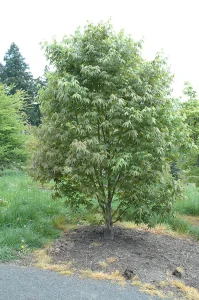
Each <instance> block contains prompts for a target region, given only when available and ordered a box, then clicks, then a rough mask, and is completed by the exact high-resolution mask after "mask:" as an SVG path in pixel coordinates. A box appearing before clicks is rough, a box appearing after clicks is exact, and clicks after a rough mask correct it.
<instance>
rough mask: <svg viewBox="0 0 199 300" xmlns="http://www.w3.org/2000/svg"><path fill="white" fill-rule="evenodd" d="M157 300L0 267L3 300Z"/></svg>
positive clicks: (43, 272) (112, 287) (84, 281)
mask: <svg viewBox="0 0 199 300" xmlns="http://www.w3.org/2000/svg"><path fill="white" fill-rule="evenodd" d="M47 299H48V300H106V299H108V300H123V299H124V300H149V299H154V300H155V299H156V300H157V299H158V298H157V297H153V298H152V297H150V296H149V295H146V294H143V293H140V292H138V290H137V289H136V288H135V287H121V286H119V285H117V284H113V283H111V282H107V281H99V280H91V279H82V278H79V277H76V276H68V277H67V276H63V275H60V274H58V273H56V272H53V271H46V270H40V269H37V268H33V267H19V266H13V265H9V264H0V300H47Z"/></svg>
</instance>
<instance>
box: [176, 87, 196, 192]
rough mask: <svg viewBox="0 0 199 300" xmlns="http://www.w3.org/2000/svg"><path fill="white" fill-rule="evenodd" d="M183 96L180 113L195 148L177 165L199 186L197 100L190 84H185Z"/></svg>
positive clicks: (187, 177) (189, 179)
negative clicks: (183, 117)
mask: <svg viewBox="0 0 199 300" xmlns="http://www.w3.org/2000/svg"><path fill="white" fill-rule="evenodd" d="M183 94H184V98H185V99H186V101H185V102H183V103H182V108H181V113H182V114H183V115H184V116H185V122H186V123H187V125H188V128H189V131H190V137H191V138H192V140H193V143H194V145H195V147H194V149H192V151H191V152H186V153H185V154H184V155H183V158H182V160H181V161H180V163H179V165H180V167H181V168H182V169H184V173H185V176H186V179H188V181H191V182H194V183H196V185H197V186H199V99H198V95H197V93H196V91H195V90H194V89H193V87H192V85H191V83H190V82H185V85H184V90H183ZM193 150H194V151H193Z"/></svg>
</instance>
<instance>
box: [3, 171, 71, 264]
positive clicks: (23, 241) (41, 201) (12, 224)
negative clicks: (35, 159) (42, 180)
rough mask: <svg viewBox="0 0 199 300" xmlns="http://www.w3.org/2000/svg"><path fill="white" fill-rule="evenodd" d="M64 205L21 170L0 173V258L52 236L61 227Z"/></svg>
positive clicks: (39, 243) (45, 241) (33, 247)
mask: <svg viewBox="0 0 199 300" xmlns="http://www.w3.org/2000/svg"><path fill="white" fill-rule="evenodd" d="M66 216H67V209H66V208H65V206H64V205H63V201H62V200H57V201H53V200H52V199H51V191H50V190H45V189H43V188H41V187H39V186H38V184H37V183H34V182H32V181H31V179H30V178H29V177H28V176H27V175H26V174H24V173H23V172H20V171H13V170H7V171H4V172H3V173H1V177H0V229H1V230H0V245H1V246H0V260H1V261H7V260H10V259H12V258H15V257H16V256H18V255H19V254H22V253H24V252H27V251H29V250H31V249H35V248H38V247H41V246H42V245H44V244H45V243H47V242H49V241H51V240H52V239H55V238H56V237H58V236H59V234H60V229H63V224H64V223H65V221H66Z"/></svg>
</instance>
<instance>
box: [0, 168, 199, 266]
mask: <svg viewBox="0 0 199 300" xmlns="http://www.w3.org/2000/svg"><path fill="white" fill-rule="evenodd" d="M48 187H49V186H48ZM48 187H46V188H42V187H41V186H40V185H39V184H38V183H36V182H33V181H32V180H31V178H30V177H29V176H28V175H26V174H25V173H24V172H22V171H17V170H16V171H13V170H6V171H4V172H2V173H1V174H0V229H1V230H0V260H1V261H7V260H10V259H12V258H16V257H17V256H19V255H21V254H24V253H27V252H28V251H31V250H32V249H35V248H39V247H41V246H43V245H44V244H45V243H48V242H49V241H52V240H53V239H55V238H57V237H58V236H59V235H60V232H61V229H63V228H65V227H66V226H67V224H72V223H73V224H78V223H79V224H82V223H85V222H87V223H93V222H95V220H96V218H97V217H98V215H97V214H96V215H95V214H94V213H92V212H91V213H90V214H88V211H87V209H86V208H83V207H82V206H81V207H80V208H79V209H77V210H75V211H74V210H71V209H69V208H67V207H66V205H65V202H64V201H65V200H64V199H57V200H56V201H54V200H52V198H51V193H52V191H51V190H50V189H49V188H48ZM51 188H52V186H51ZM185 193H186V199H185V200H183V201H179V202H176V203H175V205H174V211H175V213H176V217H175V218H168V219H164V220H159V222H164V223H165V224H167V226H169V227H170V228H172V229H173V230H175V231H177V232H180V233H187V234H189V235H191V236H193V237H194V238H196V239H198V240H199V226H198V223H197V222H196V223H194V222H195V220H199V191H198V189H197V188H196V187H194V186H192V185H189V186H187V187H186V190H185ZM186 216H192V217H190V218H192V219H191V222H190V221H189V218H187V217H186ZM157 220H158V218H157Z"/></svg>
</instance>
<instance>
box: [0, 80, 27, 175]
mask: <svg viewBox="0 0 199 300" xmlns="http://www.w3.org/2000/svg"><path fill="white" fill-rule="evenodd" d="M23 99H24V95H23V93H22V92H17V93H16V94H14V95H10V96H9V95H7V89H6V88H5V86H3V85H2V84H0V169H4V168H8V167H11V166H14V165H17V166H18V165H20V164H21V163H23V162H24V161H25V159H26V152H25V149H24V143H25V134H24V132H25V126H24V124H25V119H24V117H23V115H22V113H21V109H22V105H23Z"/></svg>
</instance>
